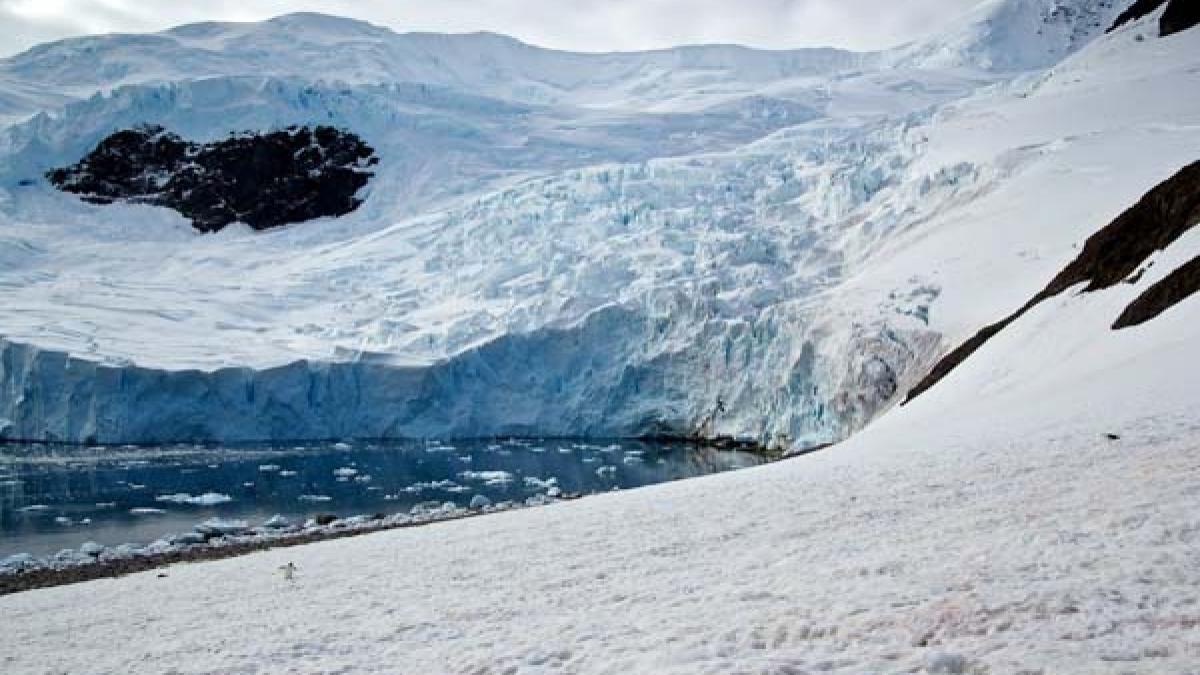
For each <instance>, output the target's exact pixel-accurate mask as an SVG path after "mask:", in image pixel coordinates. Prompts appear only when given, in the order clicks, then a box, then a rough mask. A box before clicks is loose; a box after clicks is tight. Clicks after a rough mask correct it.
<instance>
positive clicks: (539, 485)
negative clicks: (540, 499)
mask: <svg viewBox="0 0 1200 675" xmlns="http://www.w3.org/2000/svg"><path fill="white" fill-rule="evenodd" d="M555 485H558V479H557V478H555V477H553V476H551V477H550V478H547V479H545V480H542V479H541V478H538V477H537V476H526V477H525V487H527V488H531V489H534V490H545V489H548V488H552V487H554V486H555Z"/></svg>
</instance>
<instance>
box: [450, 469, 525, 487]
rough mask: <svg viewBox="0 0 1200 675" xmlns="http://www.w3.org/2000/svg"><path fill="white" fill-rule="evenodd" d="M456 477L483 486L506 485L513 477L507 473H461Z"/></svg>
mask: <svg viewBox="0 0 1200 675" xmlns="http://www.w3.org/2000/svg"><path fill="white" fill-rule="evenodd" d="M458 477H459V478H461V479H463V480H474V481H483V483H484V485H507V484H509V483H511V482H512V480H513V475H512V474H511V473H509V472H507V471H462V472H460V473H459V474H458Z"/></svg>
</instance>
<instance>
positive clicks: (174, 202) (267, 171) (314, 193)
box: [47, 126, 378, 232]
mask: <svg viewBox="0 0 1200 675" xmlns="http://www.w3.org/2000/svg"><path fill="white" fill-rule="evenodd" d="M377 162H378V158H376V157H375V151H374V150H373V149H372V148H371V147H370V146H369V145H367V144H366V143H365V142H364V141H363V140H362V139H360V138H359V137H358V136H356V135H354V134H353V133H350V132H348V131H342V130H339V129H335V128H333V127H327V126H318V127H316V128H309V127H288V128H287V129H283V130H280V131H273V132H270V133H263V134H255V133H242V134H234V135H231V136H230V137H229V138H226V139H224V140H220V141H217V142H214V143H207V144H200V143H191V142H188V141H185V140H183V139H182V138H180V137H179V136H177V135H175V134H172V133H170V132H168V131H166V130H165V129H163V128H162V127H158V126H143V127H138V128H136V129H126V130H123V131H118V132H116V133H114V134H112V135H111V136H109V137H107V138H105V139H104V140H103V141H101V142H100V144H99V145H97V146H96V149H95V150H93V151H92V152H90V153H88V155H87V156H86V157H84V158H83V159H82V160H81V161H80V162H79V163H78V164H74V165H72V166H69V167H65V168H60V169H54V170H53V171H50V172H49V173H48V174H47V178H49V180H50V182H51V183H53V184H54V185H55V186H56V187H58V188H59V189H61V190H65V191H67V192H72V193H75V194H78V195H81V196H82V197H83V199H84V200H86V201H89V202H92V203H94V204H111V203H113V202H116V201H128V202H136V203H143V204H155V205H158V206H166V207H170V208H172V209H175V210H176V211H178V212H180V213H181V214H183V215H184V216H185V217H187V218H189V219H191V221H192V225H194V226H195V227H196V229H198V230H200V231H202V232H216V231H218V230H220V229H222V228H224V227H225V226H226V225H229V224H230V223H233V222H243V223H246V224H247V225H250V226H251V227H253V228H255V229H259V230H262V229H266V228H270V227H277V226H279V225H286V224H289V223H299V222H304V221H306V220H312V219H314V218H320V217H322V216H340V215H344V214H346V213H349V212H350V211H353V210H354V209H356V208H358V206H359V205H360V204H361V203H362V200H361V199H359V198H358V197H357V196H356V195H357V193H358V191H359V190H360V189H361V188H363V187H364V186H365V185H366V184H367V181H368V180H369V179H370V178H371V175H372V173H371V171H370V170H369V167H371V166H374V165H375V164H376V163H377Z"/></svg>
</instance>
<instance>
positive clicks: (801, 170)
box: [0, 0, 1200, 444]
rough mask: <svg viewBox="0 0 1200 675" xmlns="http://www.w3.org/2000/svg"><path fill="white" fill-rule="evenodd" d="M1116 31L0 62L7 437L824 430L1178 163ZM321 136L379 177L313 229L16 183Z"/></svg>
mask: <svg viewBox="0 0 1200 675" xmlns="http://www.w3.org/2000/svg"><path fill="white" fill-rule="evenodd" d="M1062 7H1068V8H1070V10H1071V11H1070V12H1065V13H1064V12H1063V11H1056V10H1055V9H1054V8H1059V9H1061V8H1062ZM1119 10H1120V7H1113V6H1110V3H1105V2H1093V1H1091V0H1072V2H1068V3H1063V2H1057V3H1056V2H1050V1H1049V0H1045V1H1043V0H1036V1H1035V0H1005V1H1003V2H989V3H985V4H984V5H982V6H981V7H980V8H979V9H978V10H977V11H976V12H974V13H972V14H969V15H967V16H966V17H964V19H963V20H962V21H961V22H960V23H959V24H957V25H955V26H952V28H951V30H949V31H948V32H947V33H946V34H945V35H941V36H936V37H934V38H931V39H930V40H928V41H925V42H922V43H920V44H918V45H911V46H906V47H903V48H900V49H898V50H895V51H893V52H889V53H885V54H875V55H852V54H845V53H840V52H831V51H828V50H818V51H812V50H802V51H797V52H758V51H753V50H744V49H740V48H733V47H697V48H681V49H678V50H668V51H664V52H651V53H642V54H618V55H572V54H566V53H562V52H549V51H546V50H539V49H536V48H533V47H529V46H526V45H522V44H520V43H517V42H515V41H511V40H508V39H505V38H500V37H498V36H490V35H472V36H428V35H396V34H393V33H390V32H389V31H386V30H384V29H380V28H377V27H373V26H369V25H365V24H359V23H355V22H347V21H343V20H337V19H332V18H329V17H320V16H315V15H295V16H289V17H283V18H281V19H278V20H273V21H270V22H265V23H263V24H233V25H228V24H205V25H199V26H188V27H183V28H180V29H176V30H174V31H168V32H167V33H164V34H159V35H155V36H120V37H108V38H85V39H82V40H73V41H65V42H62V43H55V44H53V45H47V46H44V47H39V48H36V49H34V50H31V51H30V52H27V53H26V54H23V55H19V56H17V57H14V58H12V59H9V60H7V61H4V62H3V63H0V81H10V80H11V81H13V82H26V83H28V82H30V81H31V80H32V78H35V77H36V78H42V79H44V80H45V81H46V82H49V83H51V84H52V85H53V86H52V87H47V88H45V89H44V90H43V91H54V92H56V94H55V95H56V96H57V97H58V98H57V99H55V101H54V102H49V101H47V102H41V103H37V105H38V106H40V107H42V108H43V109H45V110H47V111H48V112H41V113H36V114H33V116H32V117H21V116H20V115H16V116H15V117H14V119H19V120H20V121H18V122H16V123H14V124H13V125H12V126H10V127H9V128H7V129H5V130H3V131H0V159H3V161H0V261H2V262H3V263H4V264H3V265H2V266H0V303H3V306H4V307H5V311H4V312H3V313H2V314H0V336H3V339H2V340H0V352H2V353H3V357H2V358H0V435H5V436H7V437H10V438H12V437H22V438H50V439H60V440H71V441H80V442H84V441H101V442H127V441H152V440H197V439H223V440H265V439H272V438H279V437H280V436H281V435H287V436H288V437H296V436H299V435H301V434H303V435H305V436H315V437H321V438H327V437H343V436H397V435H420V436H443V435H489V434H495V433H522V434H567V435H578V434H592V435H628V434H639V433H646V432H653V431H668V432H674V433H688V432H692V431H695V430H696V429H698V428H699V427H700V426H702V424H703V422H704V420H706V419H707V418H709V417H710V416H711V415H712V413H713V411H714V410H716V409H717V408H718V402H723V403H725V407H726V409H727V411H728V412H726V413H724V414H721V415H719V416H717V418H716V419H715V420H714V425H713V431H715V432H719V433H728V434H735V435H745V436H753V437H756V438H759V439H762V440H764V441H769V442H780V443H798V444H807V443H817V442H824V441H829V440H834V439H838V438H842V437H845V436H846V435H847V434H849V433H850V432H852V431H854V430H856V429H858V428H860V427H861V426H862V425H863V424H865V423H866V422H867V421H868V420H870V419H871V418H872V417H873V416H875V415H876V414H877V413H878V412H879V411H880V410H882V409H885V408H886V407H887V406H888V405H889V404H891V403H892V402H894V401H895V400H896V398H897V397H898V395H899V394H902V393H903V391H904V390H905V389H906V388H907V386H908V385H910V384H911V383H913V381H914V380H915V379H917V378H919V377H920V376H921V375H922V374H923V371H924V369H925V368H926V367H927V366H928V365H929V364H930V363H931V361H932V360H933V359H934V358H935V357H936V355H937V354H938V352H939V351H941V350H942V349H944V348H945V347H947V346H950V345H952V344H954V343H956V342H958V341H959V340H961V339H962V338H963V337H965V336H966V335H969V334H970V333H972V332H973V331H974V330H975V329H977V328H978V327H979V326H981V325H984V324H986V323H989V322H990V321H992V320H994V319H995V317H996V316H999V315H1003V314H1004V313H1007V311H1010V310H1011V309H1012V308H1013V307H1014V306H1017V305H1019V304H1020V303H1021V302H1023V301H1024V299H1026V298H1027V297H1028V296H1029V295H1030V294H1031V293H1032V291H1033V290H1036V289H1037V288H1039V287H1040V286H1041V285H1042V284H1044V283H1045V281H1046V279H1048V278H1049V277H1050V276H1052V274H1053V272H1055V271H1057V269H1058V268H1060V267H1061V266H1062V265H1063V264H1065V262H1066V261H1068V260H1069V259H1070V258H1071V257H1072V255H1073V254H1072V250H1073V246H1075V245H1076V244H1078V243H1079V242H1081V241H1083V239H1084V238H1086V236H1087V235H1088V234H1090V233H1091V232H1093V231H1094V230H1096V229H1099V228H1100V227H1101V226H1103V225H1104V224H1106V223H1107V222H1108V221H1109V220H1111V218H1112V217H1113V216H1115V215H1116V214H1117V213H1119V212H1120V211H1121V210H1122V209H1123V208H1125V207H1126V206H1128V205H1129V204H1130V203H1131V202H1132V201H1133V200H1134V199H1135V198H1136V197H1137V196H1139V195H1140V194H1141V193H1143V192H1144V191H1145V190H1147V189H1149V188H1150V187H1151V186H1152V185H1154V184H1155V183H1156V182H1157V181H1159V180H1161V179H1163V178H1165V177H1166V176H1168V175H1170V173H1172V172H1173V171H1174V170H1176V169H1178V168H1179V167H1180V166H1182V165H1183V164H1186V163H1188V162H1190V161H1193V160H1195V159H1196V157H1197V154H1198V153H1197V151H1198V150H1200V134H1197V126H1196V120H1197V119H1200V110H1198V108H1200V98H1198V97H1196V96H1191V95H1187V94H1182V95H1181V92H1190V91H1192V90H1195V86H1194V85H1195V84H1196V79H1197V72H1200V71H1198V70H1197V65H1198V63H1197V60H1198V59H1200V50H1197V49H1196V46H1197V45H1196V40H1197V37H1196V35H1195V31H1187V32H1184V33H1181V34H1179V35H1176V36H1172V37H1171V38H1166V39H1162V40H1157V39H1153V40H1142V41H1138V40H1137V39H1136V37H1137V36H1138V35H1140V34H1141V32H1142V24H1143V23H1144V22H1139V23H1135V24H1132V25H1130V26H1126V27H1124V28H1122V29H1121V30H1120V31H1117V32H1115V33H1113V34H1111V35H1108V36H1103V37H1100V38H1095V37H1094V36H1095V35H1096V34H1098V33H1099V32H1100V31H1098V30H1095V24H1097V23H1100V24H1103V23H1104V21H1103V19H1106V18H1107V17H1108V16H1109V14H1115V12H1117V11H1119ZM1152 19H1153V17H1148V18H1147V19H1146V21H1149V20H1152ZM985 28H986V30H985ZM1100 30H1102V28H1101V29H1100ZM1030 31H1033V34H1032V35H1030ZM1093 38H1094V39H1093ZM1089 40H1091V41H1089ZM1014 41H1018V42H1019V43H1020V44H1019V45H1017V44H1016V42H1014ZM1014 45H1016V46H1014ZM1017 46H1019V47H1020V49H1016V47H1017ZM1010 47H1012V49H1010ZM1014 50H1015V51H1014ZM1002 53H1003V54H1010V55H1014V56H1013V60H1011V61H1008V62H1004V63H1000V62H998V61H997V59H996V58H994V55H995V54H1002ZM1017 54H1023V55H1025V56H1021V57H1020V58H1017V57H1016V56H1015V55H1017ZM1064 57H1065V60H1063V59H1064ZM1060 60H1061V61H1060ZM92 62H98V63H101V64H102V67H93V66H90V65H88V64H91V63H92ZM481 62H484V63H487V64H489V65H488V66H487V67H486V68H483V67H481V65H480V63H481ZM1051 64H1053V68H1050V69H1046V66H1048V65H1051ZM401 66H402V67H401ZM114 86H115V87H117V88H116V89H115V90H112V91H108V88H109V87H114ZM31 90H32V89H31ZM12 91H17V92H19V91H23V90H20V89H19V88H17V87H15V86H14V88H13V89H12ZM97 92H100V93H97ZM14 97H15V99H16V100H17V101H21V100H24V99H22V98H21V97H19V96H16V95H15V94H14ZM64 97H66V98H72V99H74V100H73V102H71V103H69V104H67V105H65V106H62V103H61V99H62V98H64ZM14 105H15V107H13V108H11V109H15V110H21V108H20V104H14ZM24 110H26V113H28V112H29V111H31V110H32V108H26V109H24ZM330 120H333V121H334V122H335V123H337V124H341V125H344V126H346V127H348V128H351V129H353V130H354V131H355V132H356V133H359V134H360V135H362V136H363V137H364V138H365V139H366V140H367V141H368V142H369V143H371V144H372V146H373V147H375V148H376V149H377V150H378V151H379V154H380V156H381V157H382V163H381V165H380V167H379V175H378V176H377V178H376V179H375V180H374V181H373V182H372V184H371V185H370V186H368V188H366V191H365V193H364V196H365V198H366V202H365V204H364V206H363V207H362V208H360V209H359V211H357V212H355V213H353V214H351V215H349V216H346V217H343V218H340V219H336V220H324V221H317V222H313V223H306V224H302V225H298V226H293V227H289V228H284V229H281V230H277V231H272V232H267V233H253V232H250V231H248V230H245V229H238V228H229V229H227V230H225V231H223V232H222V233H220V234H218V235H214V236H199V235H197V234H195V233H194V232H192V231H191V230H190V228H189V227H188V226H187V225H186V223H185V222H184V221H183V220H182V219H181V218H180V217H178V216H177V215H176V214H174V213H172V212H169V211H166V210H163V209H155V208H152V207H144V206H137V207H133V206H115V207H95V206H88V205H84V204H81V203H79V202H78V201H76V200H75V199H74V198H72V197H70V196H68V195H63V194H60V193H57V192H55V191H53V190H52V189H51V188H49V187H48V186H46V185H45V183H44V181H41V180H40V179H39V176H40V174H41V172H42V171H44V170H45V169H47V168H49V167H52V166H57V165H62V164H65V163H69V162H73V161H75V160H76V159H78V157H79V156H80V155H81V154H82V153H84V152H86V150H87V149H89V148H90V147H91V146H92V144H94V143H95V142H96V141H97V140H99V139H100V138H102V137H103V136H104V135H106V134H107V133H110V132H111V131H112V130H113V129H114V128H118V127H121V126H127V125H131V124H135V123H139V122H151V123H159V124H162V125H164V126H166V127H168V128H170V129H172V130H174V131H177V132H179V133H181V134H183V135H185V136H187V137H189V138H196V139H199V140H203V139H211V138H215V137H219V136H221V135H223V134H225V133H227V132H228V131H229V130H230V129H243V128H269V127H272V126H281V125H285V124H291V123H313V122H319V121H325V122H328V121H330ZM1030 204H1036V205H1037V208H1036V209H1034V208H1031V207H1030ZM1014 213H1019V214H1021V215H1020V217H1019V218H1018V217H1014V216H1013V214H1014ZM997 280H1004V283H997ZM4 420H7V422H4Z"/></svg>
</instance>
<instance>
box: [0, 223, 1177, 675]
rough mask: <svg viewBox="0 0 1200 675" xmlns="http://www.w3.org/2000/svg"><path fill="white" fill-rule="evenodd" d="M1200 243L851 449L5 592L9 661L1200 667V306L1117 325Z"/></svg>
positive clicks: (321, 667)
mask: <svg viewBox="0 0 1200 675" xmlns="http://www.w3.org/2000/svg"><path fill="white" fill-rule="evenodd" d="M1197 252H1200V236H1191V235H1189V236H1188V237H1187V238H1185V239H1182V240H1180V241H1179V242H1177V243H1176V244H1175V245H1174V246H1172V247H1171V248H1169V249H1168V250H1167V251H1165V252H1163V253H1162V254H1161V255H1160V256H1159V257H1158V258H1157V263H1156V265H1155V266H1154V267H1152V268H1151V271H1149V272H1147V276H1148V278H1147V279H1144V280H1139V281H1138V283H1137V284H1132V285H1127V284H1121V285H1118V286H1117V287H1114V288H1112V289H1108V290H1105V291H1102V292H1097V293H1092V294H1082V295H1072V294H1069V293H1068V294H1064V295H1063V296H1060V297H1058V298H1055V299H1053V300H1050V301H1047V302H1045V303H1043V304H1042V305H1040V306H1038V307H1037V308H1035V309H1034V310H1032V311H1031V312H1029V313H1028V314H1027V315H1025V316H1024V317H1022V318H1021V319H1020V320H1018V321H1017V322H1016V323H1014V324H1013V325H1012V326H1010V327H1009V329H1007V330H1005V331H1004V332H1002V333H1001V334H1000V335H998V336H997V337H996V338H994V339H993V340H992V341H991V342H989V343H988V344H987V345H985V346H984V347H983V348H982V349H981V350H980V351H979V352H978V353H977V355H976V356H975V357H974V358H972V359H970V360H968V361H967V362H965V363H964V364H963V365H962V366H961V367H960V368H959V369H957V370H956V371H954V372H953V373H952V374H951V375H950V376H949V377H948V378H947V379H946V380H945V381H944V382H943V383H942V384H940V385H939V386H938V387H935V388H934V389H932V390H930V391H929V392H928V393H927V394H925V395H924V396H922V397H921V398H919V399H917V400H916V401H915V402H913V403H912V404H910V405H908V406H905V407H903V408H898V409H894V410H892V411H891V412H889V413H887V414H886V415H884V416H883V417H882V418H881V419H879V420H878V421H877V422H875V423H874V424H872V425H871V426H869V427H867V428H866V429H865V430H864V431H863V432H861V433H859V434H857V435H855V436H854V437H852V438H850V439H849V440H847V441H845V442H844V443H842V444H840V445H838V446H835V447H834V448H832V449H830V450H827V451H823V452H819V453H816V454H810V455H805V456H802V457H798V458H795V459H791V460H786V461H783V462H780V463H775V464H770V465H764V466H761V467H756V468H753V469H747V470H743V471H738V472H732V473H727V474H719V475H714V476H709V477H705V478H701V479H696V480H689V481H683V482H679V483H671V484H664V485H658V486H654V487H649V488H644V489H639V490H634V491H628V492H621V493H610V494H605V495H601V496H596V497H589V498H586V499H583V500H580V501H577V502H568V503H560V504H556V505H553V506H550V507H545V508H537V509H530V510H524V511H520V512H514V513H505V514H500V515H488V516H484V517H481V518H476V519H470V520H464V521H457V522H450V523H443V524H438V525H434V526H429V527H424V528H417V529H409V530H398V531H391V532H386V533H380V534H373V535H367V536H362V537H358V538H354V539H347V540H338V541H331V542H324V543H319V544H313V545H307V546H303V547H299V548H290V549H279V550H274V551H268V552H263V553H257V554H253V555H248V556H245V557H241V558H236V559H230V560H225V561H219V562H210V563H201V564H190V565H180V566H174V567H171V568H169V569H168V570H167V577H165V578H159V577H158V576H157V573H156V572H147V573H142V574H136V575H132V576H128V577H124V578H119V579H106V580H101V581H95V582H90V583H86V584H80V585H75V586H66V587H60V588H54V589H48V590H39V591H31V592H26V593H21V594H17V595H12V596H7V597H4V598H0V614H2V615H3V616H4V617H5V626H6V627H5V630H4V631H0V659H2V660H3V665H4V669H5V672H13V673H35V672H87V673H124V672H130V671H133V670H136V671H139V672H145V671H154V672H168V671H169V672H179V673H231V672H294V673H325V672H347V673H414V674H416V673H512V674H517V675H526V674H537V673H560V672H563V673H581V674H583V673H666V674H670V673H680V674H682V673H689V674H691V673H713V674H718V673H719V674H722V675H724V674H728V673H764V674H765V673H773V674H774V673H803V672H835V673H868V672H889V673H890V672H967V673H984V672H990V673H1018V672H1044V673H1056V674H1062V673H1081V674H1083V673H1087V674H1102V673H1112V674H1117V673H1188V672H1192V671H1193V670H1194V668H1195V664H1196V663H1197V662H1200V633H1198V632H1197V626H1198V625H1200V614H1198V611H1200V610H1198V608H1200V558H1198V556H1200V521H1197V514H1196V509H1195V506H1196V503H1197V502H1196V500H1197V498H1198V497H1200V418H1198V417H1197V415H1196V411H1197V410H1198V409H1200V387H1197V386H1196V383H1197V382H1200V361H1197V360H1196V359H1195V358H1194V355H1195V345H1196V344H1197V341H1198V340H1200V299H1197V298H1192V299H1190V300H1188V301H1186V302H1184V303H1181V304H1180V305H1178V306H1176V307H1174V308H1172V309H1171V310H1169V311H1168V312H1166V313H1164V314H1163V315H1162V316H1160V317H1159V318H1158V319H1155V320H1154V321H1151V322H1149V323H1147V324H1144V325H1142V326H1139V327H1137V328H1133V329H1128V330H1123V331H1116V332H1114V331H1111V330H1109V328H1108V326H1109V324H1110V323H1111V322H1112V320H1113V318H1115V317H1116V315H1117V314H1119V313H1120V311H1121V310H1122V309H1123V308H1124V306H1125V305H1126V304H1127V303H1128V302H1129V301H1130V300H1131V299H1132V298H1133V297H1135V296H1136V295H1137V294H1138V293H1139V292H1140V291H1141V290H1142V289H1144V288H1145V286H1146V285H1147V284H1150V283H1153V281H1154V280H1155V279H1158V278H1161V277H1162V276H1163V275H1165V274H1167V273H1168V272H1169V269H1168V268H1173V266H1176V265H1178V264H1180V263H1182V262H1183V261H1184V260H1187V259H1189V258H1190V257H1192V256H1194V255H1195V254H1196V253H1197ZM1109 433H1112V434H1117V435H1119V436H1120V438H1119V439H1118V440H1109V439H1108V438H1107V437H1106V436H1105V434H1109ZM288 562H294V563H295V565H296V567H297V572H296V575H295V580H294V582H288V581H287V580H285V579H283V578H282V577H281V576H280V575H279V573H278V569H279V568H280V567H281V566H283V565H285V564H287V563H288ZM114 645H119V647H116V648H115V647H114Z"/></svg>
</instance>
